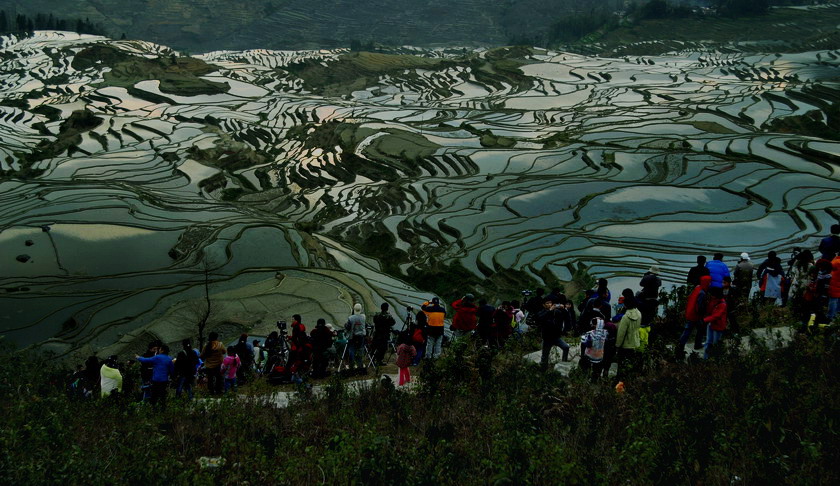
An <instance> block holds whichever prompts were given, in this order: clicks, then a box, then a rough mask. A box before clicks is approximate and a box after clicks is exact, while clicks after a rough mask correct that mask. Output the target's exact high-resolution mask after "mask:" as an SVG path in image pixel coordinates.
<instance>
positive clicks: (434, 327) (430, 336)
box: [420, 297, 446, 359]
mask: <svg viewBox="0 0 840 486" xmlns="http://www.w3.org/2000/svg"><path fill="white" fill-rule="evenodd" d="M420 309H421V310H422V311H423V313H424V314H426V358H431V359H434V358H437V357H438V356H440V353H441V346H442V345H443V319H444V317H445V316H446V309H444V308H443V306H442V305H440V299H438V298H437V297H434V298H432V300H431V301H430V302H423V305H422V306H421V307H420Z"/></svg>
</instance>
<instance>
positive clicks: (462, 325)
mask: <svg viewBox="0 0 840 486" xmlns="http://www.w3.org/2000/svg"><path fill="white" fill-rule="evenodd" d="M474 301H475V297H474V296H473V294H467V295H465V296H463V297H462V298H460V299H458V300H456V301H455V302H453V303H452V308H453V309H455V316H454V317H453V318H452V326H450V328H451V329H452V332H453V333H454V334H455V337H456V338H459V337H462V336H466V335H468V334H469V333H471V332H473V331H474V330H475V327H476V325H477V323H478V316H477V314H478V306H476V305H475V304H474V303H473V302H474Z"/></svg>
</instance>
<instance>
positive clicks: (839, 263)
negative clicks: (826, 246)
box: [827, 255, 840, 323]
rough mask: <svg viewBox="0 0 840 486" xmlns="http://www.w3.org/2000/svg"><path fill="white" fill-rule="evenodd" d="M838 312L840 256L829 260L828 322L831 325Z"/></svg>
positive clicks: (839, 303) (839, 306) (839, 301)
mask: <svg viewBox="0 0 840 486" xmlns="http://www.w3.org/2000/svg"><path fill="white" fill-rule="evenodd" d="M838 310H840V255H837V256H836V257H834V259H833V260H831V280H830V281H829V282H828V314H827V317H828V322H829V323H831V322H832V321H833V320H834V317H835V316H837V311H838Z"/></svg>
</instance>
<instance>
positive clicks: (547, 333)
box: [536, 297, 569, 371]
mask: <svg viewBox="0 0 840 486" xmlns="http://www.w3.org/2000/svg"><path fill="white" fill-rule="evenodd" d="M564 312H568V311H567V310H566V308H565V306H562V305H558V306H555V305H554V301H552V300H551V298H549V297H546V299H545V301H544V302H543V310H541V311H540V313H539V314H537V317H536V323H537V327H539V328H540V331H541V332H542V338H543V344H542V356H541V357H540V366H542V369H543V371H546V370H548V357H549V354H551V348H553V347H554V346H559V347H560V349H562V350H563V361H569V345H568V344H566V341H564V340H563V338H562V334H563V327H564V325H565V322H566V317H565V316H564V315H563V313H564Z"/></svg>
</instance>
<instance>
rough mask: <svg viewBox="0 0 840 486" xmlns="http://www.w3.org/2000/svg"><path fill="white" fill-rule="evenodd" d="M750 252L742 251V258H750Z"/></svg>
mask: <svg viewBox="0 0 840 486" xmlns="http://www.w3.org/2000/svg"><path fill="white" fill-rule="evenodd" d="M749 259H750V254H749V253H747V252H744V253H741V260H749Z"/></svg>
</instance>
